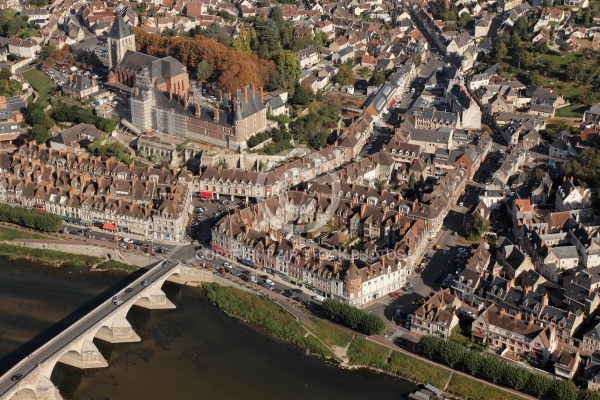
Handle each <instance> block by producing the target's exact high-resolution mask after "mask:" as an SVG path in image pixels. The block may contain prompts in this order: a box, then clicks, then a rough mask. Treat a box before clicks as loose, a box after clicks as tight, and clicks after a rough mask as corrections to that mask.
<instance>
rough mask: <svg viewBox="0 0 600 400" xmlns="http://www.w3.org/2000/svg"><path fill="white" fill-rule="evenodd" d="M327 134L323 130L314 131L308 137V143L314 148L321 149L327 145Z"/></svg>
mask: <svg viewBox="0 0 600 400" xmlns="http://www.w3.org/2000/svg"><path fill="white" fill-rule="evenodd" d="M327 138H328V135H327V133H325V132H321V131H319V132H315V133H314V134H312V135H311V136H310V137H309V139H308V144H309V145H310V147H312V148H313V149H315V150H321V149H322V148H323V147H325V146H326V145H327Z"/></svg>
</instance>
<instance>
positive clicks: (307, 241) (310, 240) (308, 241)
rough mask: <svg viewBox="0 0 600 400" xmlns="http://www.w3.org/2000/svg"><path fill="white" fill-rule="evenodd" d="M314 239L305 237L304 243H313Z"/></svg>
mask: <svg viewBox="0 0 600 400" xmlns="http://www.w3.org/2000/svg"><path fill="white" fill-rule="evenodd" d="M314 242H315V241H314V240H312V239H306V243H314Z"/></svg>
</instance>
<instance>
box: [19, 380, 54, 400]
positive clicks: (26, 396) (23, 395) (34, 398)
mask: <svg viewBox="0 0 600 400" xmlns="http://www.w3.org/2000/svg"><path fill="white" fill-rule="evenodd" d="M11 400H63V397H62V396H61V395H60V393H59V391H58V389H57V388H56V386H54V384H53V383H52V381H51V380H50V379H49V378H46V377H45V376H43V375H42V376H40V377H39V379H38V383H37V386H36V387H35V389H24V390H21V391H19V392H17V393H16V394H15V395H14V396H13V397H11Z"/></svg>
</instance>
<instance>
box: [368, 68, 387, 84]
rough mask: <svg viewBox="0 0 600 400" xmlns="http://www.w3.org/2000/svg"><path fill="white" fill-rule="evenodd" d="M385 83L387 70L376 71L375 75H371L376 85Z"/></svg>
mask: <svg viewBox="0 0 600 400" xmlns="http://www.w3.org/2000/svg"><path fill="white" fill-rule="evenodd" d="M383 83H385V72H384V71H375V72H373V75H371V84H372V85H374V86H379V85H381V84H383Z"/></svg>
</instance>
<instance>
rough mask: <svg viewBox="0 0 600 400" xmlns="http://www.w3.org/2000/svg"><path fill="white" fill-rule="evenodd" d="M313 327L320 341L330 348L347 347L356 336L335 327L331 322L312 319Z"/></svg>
mask: <svg viewBox="0 0 600 400" xmlns="http://www.w3.org/2000/svg"><path fill="white" fill-rule="evenodd" d="M310 320H311V322H312V323H313V327H312V328H311V331H312V333H314V334H315V335H316V336H317V337H318V338H319V339H321V340H322V341H323V342H324V343H325V344H327V345H329V346H338V347H346V346H347V345H348V343H350V341H351V340H352V338H353V337H354V335H353V334H352V332H351V331H349V330H347V329H346V328H341V327H338V326H335V325H333V324H331V323H329V322H325V321H322V320H320V319H317V318H312V317H311V319H310Z"/></svg>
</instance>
